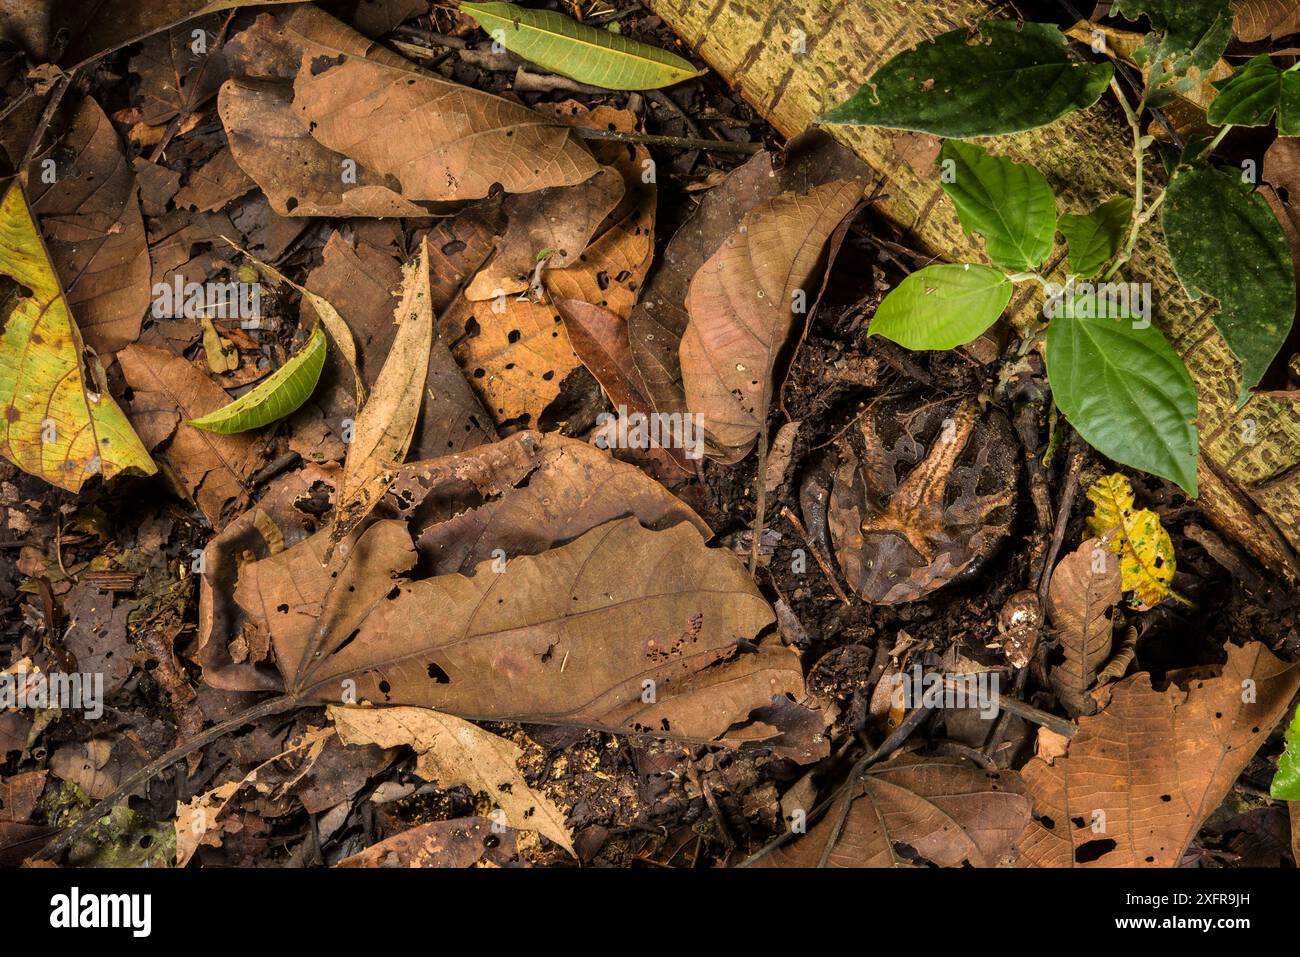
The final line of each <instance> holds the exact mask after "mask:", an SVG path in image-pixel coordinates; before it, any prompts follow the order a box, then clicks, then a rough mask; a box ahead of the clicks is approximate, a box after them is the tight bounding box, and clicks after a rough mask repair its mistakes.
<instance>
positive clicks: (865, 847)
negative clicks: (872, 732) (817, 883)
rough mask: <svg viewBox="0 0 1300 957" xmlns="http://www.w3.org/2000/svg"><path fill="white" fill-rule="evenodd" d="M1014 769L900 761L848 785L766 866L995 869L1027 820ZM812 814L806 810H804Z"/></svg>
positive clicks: (946, 761) (951, 760) (772, 855)
mask: <svg viewBox="0 0 1300 957" xmlns="http://www.w3.org/2000/svg"><path fill="white" fill-rule="evenodd" d="M1024 791H1025V788H1024V785H1023V784H1022V783H1021V781H1020V778H1019V776H1018V775H1017V774H1016V773H1015V772H1014V771H986V770H984V769H983V768H980V767H977V766H976V765H975V764H973V763H972V762H970V761H967V760H965V759H963V758H915V757H910V756H905V757H902V758H898V759H895V760H893V761H890V762H889V763H888V764H882V765H878V766H876V767H873V768H869V769H868V770H867V771H866V772H865V773H864V774H863V775H862V777H861V779H860V780H859V781H856V782H851V783H850V784H848V785H846V786H845V789H844V793H843V794H841V795H840V796H839V797H838V798H837V799H836V800H835V802H834V803H833V804H831V806H830V807H829V808H827V810H826V813H825V814H824V815H823V816H822V818H821V819H820V820H819V821H818V822H817V823H816V824H815V825H813V826H812V827H811V828H810V829H809V830H808V832H807V833H806V834H804V835H803V836H802V837H799V838H796V839H795V840H794V842H792V843H791V844H788V845H786V846H785V847H782V848H778V849H777V850H776V851H774V852H772V853H770V854H767V855H765V856H764V857H762V858H759V860H758V861H757V862H756V863H757V864H759V865H760V866H763V867H912V866H918V865H919V866H925V865H938V866H939V867H961V866H963V865H965V866H970V867H996V866H997V865H998V864H999V863H1002V862H1004V861H1007V860H1009V859H1010V858H1011V856H1012V853H1013V844H1014V841H1015V839H1016V837H1017V836H1018V835H1019V834H1020V832H1021V830H1022V829H1023V828H1024V827H1025V826H1026V825H1027V824H1028V823H1029V822H1030V805H1029V798H1028V797H1026V796H1025V793H1024ZM806 810H811V808H809V809H806Z"/></svg>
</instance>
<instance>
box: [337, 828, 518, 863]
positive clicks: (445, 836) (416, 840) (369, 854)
mask: <svg viewBox="0 0 1300 957" xmlns="http://www.w3.org/2000/svg"><path fill="white" fill-rule="evenodd" d="M492 823H493V822H492V821H490V820H488V819H487V818H485V817H461V818H456V819H454V820H451V821H430V822H429V823H428V824H420V825H417V826H416V827H413V828H411V829H410V830H407V831H402V833H400V834H394V835H393V836H392V837H390V838H387V839H385V840H382V841H380V842H379V843H378V844H372V845H371V846H370V847H368V848H366V849H365V850H364V851H359V852H358V853H356V854H353V855H352V856H351V857H345V858H344V859H343V860H341V861H339V863H338V866H339V867H473V866H474V865H476V864H478V863H479V862H480V861H483V860H485V859H486V860H487V861H488V862H489V863H491V864H492V865H495V866H497V867H527V866H528V865H527V863H526V862H525V861H522V860H521V859H520V857H519V852H518V850H517V848H516V842H515V832H514V831H512V830H510V829H509V828H506V829H505V833H498V831H497V830H494V829H493V826H492Z"/></svg>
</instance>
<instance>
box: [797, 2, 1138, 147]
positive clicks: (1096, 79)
mask: <svg viewBox="0 0 1300 957" xmlns="http://www.w3.org/2000/svg"><path fill="white" fill-rule="evenodd" d="M980 33H981V35H982V39H983V40H985V41H986V42H983V43H974V44H973V43H971V42H969V41H970V36H971V34H970V31H969V30H965V29H959V30H953V31H952V32H950V33H945V34H943V35H942V36H939V37H937V38H935V39H934V40H933V41H930V42H927V43H922V44H921V45H920V46H917V47H913V48H912V49H910V50H906V51H904V52H903V53H900V54H899V55H898V56H896V57H894V58H893V59H892V60H890V61H889V62H888V63H886V64H885V65H884V66H883V67H881V68H880V70H878V71H877V72H876V74H875V75H874V76H872V77H871V79H870V80H869V81H868V82H867V84H866V85H865V86H863V87H862V88H861V89H860V90H859V91H858V92H857V93H856V94H855V95H854V96H853V98H852V99H850V100H849V101H848V102H847V103H844V104H842V105H841V106H838V107H836V108H835V109H833V110H831V111H830V112H829V113H826V114H825V115H823V116H822V117H820V119H819V122H822V123H831V124H837V123H838V124H858V125H865V126H884V127H889V128H891V129H901V130H917V131H920V132H924V133H934V134H936V135H938V136H951V137H957V138H961V139H969V138H971V137H974V136H995V135H1000V134H1003V133H1018V132H1021V131H1022V130H1031V129H1034V128H1036V127H1039V126H1046V125H1047V124H1049V123H1052V122H1055V121H1056V120H1058V119H1060V118H1061V117H1062V116H1065V115H1066V114H1067V113H1071V112H1073V111H1075V110H1079V109H1083V108H1085V107H1089V106H1092V105H1093V104H1094V103H1096V102H1097V100H1099V99H1100V98H1101V95H1102V93H1104V92H1105V90H1106V87H1107V86H1108V85H1109V84H1110V79H1111V76H1112V75H1113V74H1114V68H1113V67H1112V66H1111V65H1110V64H1109V63H1098V64H1093V63H1080V62H1076V61H1074V60H1072V59H1070V55H1069V49H1068V46H1067V44H1066V39H1065V35H1064V34H1063V33H1061V31H1060V30H1059V29H1057V28H1056V27H1055V26H1053V25H1052V24H1047V23H1026V24H1025V25H1024V26H1023V28H1021V29H1017V25H1016V24H1015V23H1011V22H1008V21H992V22H987V23H984V24H981V25H980Z"/></svg>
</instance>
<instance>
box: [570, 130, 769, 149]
mask: <svg viewBox="0 0 1300 957" xmlns="http://www.w3.org/2000/svg"><path fill="white" fill-rule="evenodd" d="M564 129H569V130H573V132H574V133H575V134H577V135H578V136H580V137H581V138H582V139H584V140H614V141H615V142H618V143H644V144H645V145H646V146H671V147H675V148H677V149H684V150H712V151H713V152H715V153H745V154H754V153H760V152H762V150H763V144H762V143H733V142H732V141H731V140H706V139H697V138H696V137H694V136H661V135H660V134H658V133H618V132H615V131H613V130H590V129H586V128H584V127H573V126H566V127H564Z"/></svg>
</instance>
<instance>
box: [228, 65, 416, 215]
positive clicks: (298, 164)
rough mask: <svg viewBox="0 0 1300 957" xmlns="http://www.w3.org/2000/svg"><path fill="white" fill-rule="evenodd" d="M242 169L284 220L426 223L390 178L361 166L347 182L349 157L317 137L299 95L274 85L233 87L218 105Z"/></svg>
mask: <svg viewBox="0 0 1300 957" xmlns="http://www.w3.org/2000/svg"><path fill="white" fill-rule="evenodd" d="M217 110H218V112H219V113H220V115H221V122H222V124H223V125H224V126H225V128H226V133H227V135H228V136H229V138H230V149H231V152H232V155H233V156H234V158H235V160H236V162H238V163H239V166H240V167H241V168H242V169H243V171H244V172H245V173H247V174H248V176H250V177H251V178H252V179H253V180H254V181H256V183H257V185H258V186H260V187H262V189H263V191H264V192H265V193H266V197H267V199H268V200H269V201H270V203H271V208H272V209H274V210H275V211H276V212H277V213H278V214H279V215H281V216H374V217H385V216H427V215H428V210H426V209H424V208H423V207H421V206H417V205H416V204H414V203H412V202H410V201H408V200H407V199H406V198H404V197H403V196H402V195H401V192H400V191H399V188H398V183H397V182H396V181H395V180H394V179H393V178H392V177H391V176H384V175H382V174H379V173H376V172H375V171H373V170H371V169H370V168H368V167H366V166H363V165H361V164H358V165H357V168H356V170H355V178H354V181H353V182H349V181H348V180H346V179H345V178H344V174H345V172H348V171H349V170H348V168H347V166H346V163H347V161H348V157H346V156H344V155H342V154H341V153H336V152H334V151H333V150H330V149H328V148H327V147H325V146H323V145H322V144H321V143H319V142H317V141H316V140H315V139H313V138H312V136H311V134H310V133H309V132H308V130H307V128H306V127H305V126H304V125H303V124H302V122H301V121H300V120H299V119H298V116H297V115H296V114H295V112H294V109H293V90H292V88H291V87H290V86H289V85H288V83H286V82H283V81H275V80H244V79H232V80H228V81H227V82H226V83H225V84H224V85H223V86H222V87H221V95H220V96H219V97H218V100H217Z"/></svg>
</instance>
